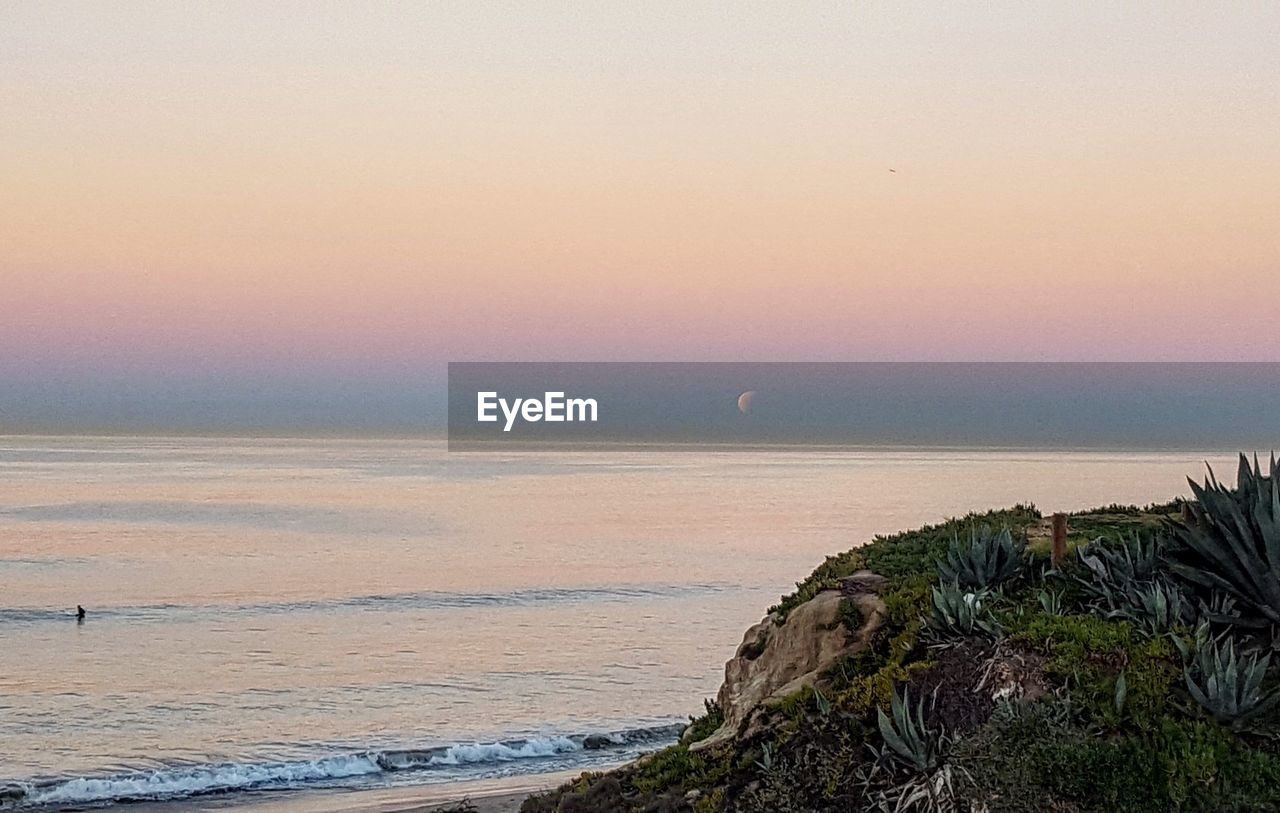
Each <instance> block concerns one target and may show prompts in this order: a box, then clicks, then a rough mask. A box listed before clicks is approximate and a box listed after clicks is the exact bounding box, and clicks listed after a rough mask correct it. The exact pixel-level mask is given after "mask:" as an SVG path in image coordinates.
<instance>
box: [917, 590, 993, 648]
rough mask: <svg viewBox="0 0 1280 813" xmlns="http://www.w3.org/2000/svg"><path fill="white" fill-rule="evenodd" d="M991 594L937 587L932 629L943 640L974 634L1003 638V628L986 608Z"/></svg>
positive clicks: (930, 620) (930, 619)
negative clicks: (1001, 628) (988, 595)
mask: <svg viewBox="0 0 1280 813" xmlns="http://www.w3.org/2000/svg"><path fill="white" fill-rule="evenodd" d="M986 600H987V593H986V592H985V591H978V592H974V591H972V590H964V589H962V588H960V587H959V586H957V585H955V584H941V585H939V586H937V587H935V588H933V612H932V614H931V615H930V617H929V629H930V630H931V631H932V632H933V633H934V634H935V635H936V636H937V637H940V638H943V639H947V638H967V637H970V636H974V635H980V636H986V637H988V638H999V637H1000V635H1001V630H1000V625H999V623H997V622H996V620H995V618H994V617H993V616H992V615H991V611H990V610H989V609H987V606H986Z"/></svg>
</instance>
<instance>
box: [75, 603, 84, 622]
mask: <svg viewBox="0 0 1280 813" xmlns="http://www.w3.org/2000/svg"><path fill="white" fill-rule="evenodd" d="M84 615H85V613H84V607H81V606H80V605H79V604H77V605H76V620H77V621H83V620H84Z"/></svg>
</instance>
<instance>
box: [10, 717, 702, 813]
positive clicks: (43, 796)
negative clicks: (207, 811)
mask: <svg viewBox="0 0 1280 813" xmlns="http://www.w3.org/2000/svg"><path fill="white" fill-rule="evenodd" d="M683 729H684V726H683V724H680V723H672V724H668V725H660V726H652V727H648V728H635V729H627V730H623V731H614V732H608V733H598V734H577V735H551V736H547V737H531V738H527V739H514V740H506V741H502V742H493V743H478V742H477V743H453V744H451V745H441V746H436V747H431V748H421V749H403V750H382V751H361V752H355V753H347V754H333V755H328V756H324V757H320V758H316V759H310V760H293V761H278V762H244V763H236V762H229V763H219V764H207V765H184V766H180V767H179V766H175V767H170V768H161V769H158V770H154V771H138V772H133V773H122V774H114V775H110V776H78V777H68V778H65V779H56V780H50V781H45V782H11V783H7V784H6V783H0V809H18V810H27V809H38V808H43V807H47V806H58V805H106V804H113V803H117V802H133V801H163V800H171V799H182V798H187V797H192V796H206V795H210V794H219V793H234V792H238V791H249V790H254V791H262V790H287V789H297V788H302V787H307V786H313V787H316V786H320V787H323V786H333V785H342V784H349V783H351V782H352V781H359V780H378V779H380V778H381V779H385V778H387V777H388V775H390V774H399V773H409V772H418V773H422V774H429V773H430V772H431V771H433V770H435V771H439V770H441V769H466V768H471V769H485V768H492V767H496V766H501V765H505V764H510V763H528V767H529V770H527V771H524V772H528V773H536V772H538V767H537V763H538V762H539V761H544V762H545V761H546V760H548V759H551V758H554V757H563V756H577V757H588V758H589V757H595V758H604V759H608V758H614V759H617V758H625V757H628V756H632V755H634V754H635V753H637V752H638V751H639V750H642V749H643V748H647V747H654V746H657V745H660V744H664V743H667V742H672V741H674V740H675V739H676V738H677V737H679V736H680V733H681V731H683ZM559 767H563V766H557V768H559ZM448 778H452V779H456V778H459V777H458V775H457V773H456V772H455V773H452V774H451V775H450V776H449V777H448ZM422 780H423V781H431V780H430V778H429V777H425V776H424V777H422Z"/></svg>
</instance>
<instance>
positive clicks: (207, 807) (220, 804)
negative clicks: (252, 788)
mask: <svg viewBox="0 0 1280 813" xmlns="http://www.w3.org/2000/svg"><path fill="white" fill-rule="evenodd" d="M621 764H624V763H617V764H613V765H603V766H598V767H596V768H595V769H594V770H601V771H607V770H612V769H613V768H616V767H618V766H619V765H621ZM580 774H581V771H576V770H569V771H556V772H553V773H546V774H532V775H527V776H515V777H503V778H499V779H478V780H475V781H465V782H447V783H439V784H434V785H409V786H405V787H391V788H370V789H355V790H345V789H333V790H299V791H294V792H283V793H281V792H279V791H271V792H266V793H260V794H257V793H252V792H250V793H244V794H236V795H233V796H208V797H203V798H200V797H197V798H192V799H185V800H179V801H176V803H175V800H168V801H154V802H141V803H135V804H130V805H129V806H128V808H129V813H162V811H174V810H175V809H177V810H181V811H183V813H224V812H225V811H237V813H437V812H439V813H445V811H451V810H453V809H454V808H456V807H458V806H460V805H462V804H463V803H464V802H466V803H470V805H471V806H472V808H474V811H473V812H472V811H469V813H518V811H519V810H520V805H521V803H522V802H524V800H525V799H527V798H528V797H529V796H531V795H533V794H535V793H540V792H542V791H545V790H549V789H552V788H555V787H558V786H560V785H562V784H564V783H565V782H567V781H569V780H570V779H573V778H575V777H577V776H579V775H580Z"/></svg>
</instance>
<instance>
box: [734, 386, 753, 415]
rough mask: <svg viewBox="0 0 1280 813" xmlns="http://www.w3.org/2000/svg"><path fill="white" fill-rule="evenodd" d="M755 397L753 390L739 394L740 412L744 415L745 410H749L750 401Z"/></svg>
mask: <svg viewBox="0 0 1280 813" xmlns="http://www.w3.org/2000/svg"><path fill="white" fill-rule="evenodd" d="M755 397H756V391H755V390H747V391H746V392H744V393H742V394H741V395H739V396H738V411H739V412H741V413H742V414H743V415H746V414H747V412H749V411H750V410H751V402H752V401H753V400H755Z"/></svg>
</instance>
